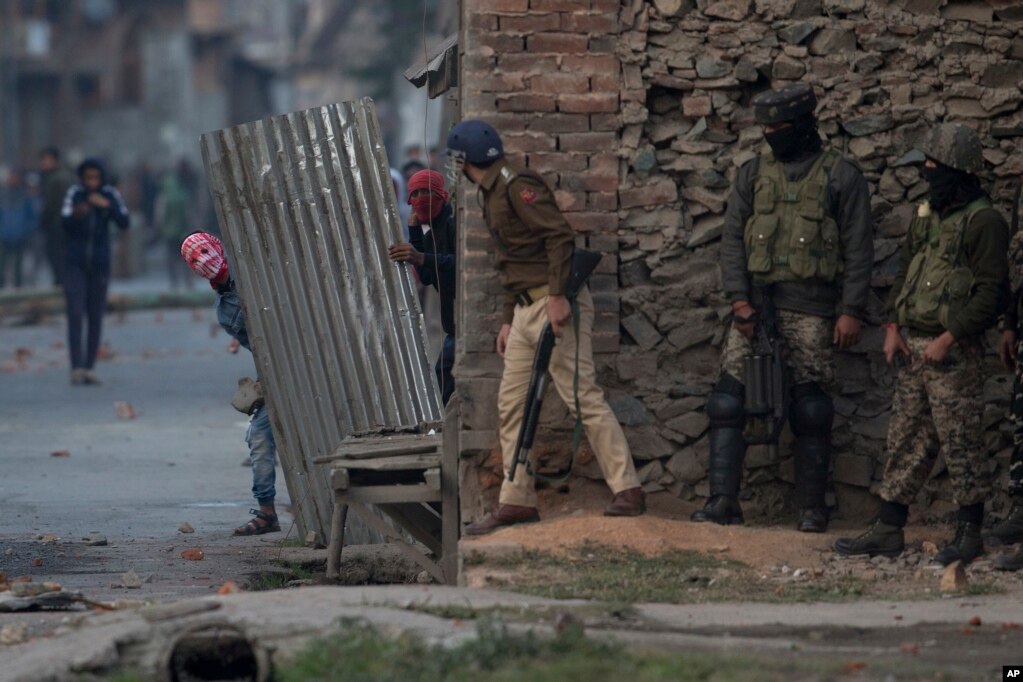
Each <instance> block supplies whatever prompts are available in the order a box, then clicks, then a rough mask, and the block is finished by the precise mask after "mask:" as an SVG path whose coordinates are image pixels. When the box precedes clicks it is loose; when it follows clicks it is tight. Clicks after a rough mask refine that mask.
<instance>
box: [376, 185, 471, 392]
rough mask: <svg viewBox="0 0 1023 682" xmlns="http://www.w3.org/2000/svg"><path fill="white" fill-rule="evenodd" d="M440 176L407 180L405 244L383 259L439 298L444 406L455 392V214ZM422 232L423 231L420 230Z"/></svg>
mask: <svg viewBox="0 0 1023 682" xmlns="http://www.w3.org/2000/svg"><path fill="white" fill-rule="evenodd" d="M448 199H449V195H448V192H447V190H445V189H444V176H443V175H441V174H440V173H438V172H437V171H432V170H421V171H419V172H417V173H415V174H414V175H413V176H412V177H411V178H409V183H408V197H407V200H408V204H409V206H411V207H412V211H411V214H410V216H409V224H408V229H409V240H408V241H407V242H398V243H397V244H392V245H391V246H390V247H389V248H388V251H387V255H388V256H389V257H390V259H391V260H392V261H395V262H397V263H401V262H407V263H411V264H412V265H413V266H415V268H416V272H418V273H419V280H420V281H421V282H422V283H423V284H424V285H426V286H432V287H433V288H434V289H436V290H437V293H438V294H439V295H440V323H441V327H442V328H443V329H444V346H443V348H442V349H441V352H440V356H439V357H438V358H437V367H436V371H437V383H438V384H439V385H440V391H441V396H442V398H443V400H444V403H445V404H447V402H448V400H449V399H450V398H451V394H452V393H454V391H455V378H454V376H453V375H452V374H451V370H452V369H453V368H454V366H455V263H456V260H455V252H456V250H457V247H458V235H457V234H456V232H455V211H454V209H453V208H452V207H451V204H450V203H448ZM424 228H426V230H428V231H426V230H424Z"/></svg>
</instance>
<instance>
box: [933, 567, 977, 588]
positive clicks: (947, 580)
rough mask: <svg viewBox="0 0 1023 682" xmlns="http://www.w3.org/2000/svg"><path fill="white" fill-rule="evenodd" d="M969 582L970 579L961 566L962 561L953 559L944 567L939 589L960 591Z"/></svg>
mask: <svg viewBox="0 0 1023 682" xmlns="http://www.w3.org/2000/svg"><path fill="white" fill-rule="evenodd" d="M969 584H970V581H969V579H968V578H967V577H966V569H965V568H963V562H961V561H953V562H952V563H950V564H949V565H948V566H946V567H945V572H944V573H943V574H942V576H941V584H940V586H939V589H940V590H941V591H942V592H962V591H963V590H965V589H966V587H967V586H968V585H969Z"/></svg>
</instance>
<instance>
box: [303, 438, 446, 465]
mask: <svg viewBox="0 0 1023 682" xmlns="http://www.w3.org/2000/svg"><path fill="white" fill-rule="evenodd" d="M441 443H442V436H441V434H439V433H434V434H429V435H422V434H413V435H409V436H385V437H366V438H346V439H345V440H343V441H341V444H340V445H339V446H338V447H337V449H335V450H334V452H333V454H330V455H323V456H320V457H317V458H315V459H314V460H313V461H314V462H316V463H317V464H328V463H330V462H333V461H334V460H336V459H365V458H372V457H393V456H397V455H415V454H422V453H429V452H437V450H439V449H440V446H441Z"/></svg>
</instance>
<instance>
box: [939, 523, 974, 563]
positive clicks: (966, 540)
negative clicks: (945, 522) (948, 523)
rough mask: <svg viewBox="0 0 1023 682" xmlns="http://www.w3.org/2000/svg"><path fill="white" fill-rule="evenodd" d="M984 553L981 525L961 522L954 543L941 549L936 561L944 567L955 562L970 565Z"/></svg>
mask: <svg viewBox="0 0 1023 682" xmlns="http://www.w3.org/2000/svg"><path fill="white" fill-rule="evenodd" d="M983 553H984V539H983V538H982V537H981V535H980V524H979V523H973V522H972V521H959V522H958V523H957V524H956V534H955V537H954V538H952V542H950V543H949V544H947V545H945V546H944V547H942V548H941V551H940V552H938V553H937V554H936V555H935V556H934V560H935V561H937V562H938V563H939V564H941V565H942V566H948V565H949V564H950V563H952V562H953V561H961V562H963V563H964V564H968V563H970V562H971V561H973V560H974V559H976V558H977V557H979V556H980V555H981V554H983Z"/></svg>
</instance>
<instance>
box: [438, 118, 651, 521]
mask: <svg viewBox="0 0 1023 682" xmlns="http://www.w3.org/2000/svg"><path fill="white" fill-rule="evenodd" d="M448 152H449V154H452V155H453V156H454V157H455V158H457V159H459V160H460V161H461V162H462V163H463V164H464V165H463V173H464V174H465V176H466V177H467V178H468V179H469V180H470V181H471V182H472V183H474V184H475V185H477V186H478V187H479V191H480V194H481V200H482V203H483V217H484V220H485V221H486V223H487V227H488V228H489V229H490V233H491V235H492V237H493V240H494V245H495V247H496V248H495V253H496V267H497V270H498V271H499V272H500V274H501V281H502V286H503V288H504V300H503V306H502V317H501V330H500V332H499V333H498V335H497V352H498V354H499V355H500V356H501V357H502V358H503V359H504V373H503V374H502V377H501V387H500V391H499V395H498V405H497V409H498V413H499V422H500V425H499V429H500V433H499V435H500V441H501V450H502V453H503V456H504V467H505V470H508V469H509V468H510V467H511V464H512V460H513V459H514V458H515V455H516V452H515V446H516V440H517V436H518V433H519V426H520V424H521V421H522V419H523V414H524V408H525V405H524V402H525V398H526V394H527V393H528V390H529V381H530V377H531V375H532V369H533V356H534V354H535V352H536V347H537V343H538V342H539V340H540V335H541V333H542V331H543V327H544V324H545V323H546V322H548V321H550V323H551V326H552V328H553V331H554V334H555V335H556V336H557V342H556V345H555V347H554V351H553V353H552V356H551V361H550V368H549V370H550V374H551V378H552V379H553V383H554V386H555V387H556V388H557V391H558V394H559V395H560V396H561V399H562V400H563V401H564V402H565V404H566V405H567V406H568V409H569V411H570V412H571V413H573V414H575V410H576V399H575V398H576V395H577V396H578V404H579V405H580V407H581V409H580V412H581V414H580V415H579V417H580V418H581V420H582V424H583V426H584V427H585V429H586V436H587V438H588V439H589V441H590V445H591V446H592V448H593V452H594V455H595V457H596V459H597V462H598V463H599V465H600V469H601V471H602V472H603V474H604V478H605V479H606V480H607V482H608V485H609V486H610V488H611V492H612V494H613V499H612V500H611V503H610V504H609V505H608V506H607V507H606V508H605V510H604V513H605V514H607V515H609V516H637V515H639V514H642V513H643V512H644V511H645V510H646V495H645V494H644V492H643V489H642V488H641V487H640V484H639V479H638V477H637V476H636V469H635V465H634V463H633V461H632V453H631V452H630V450H629V444H628V443H627V442H626V440H625V433H624V432H623V431H622V427H621V424H619V423H618V419H617V417H615V414H614V412H612V411H611V407H610V406H609V405H608V403H607V399H606V398H605V396H604V391H603V390H602V389H601V388H600V386H599V385H598V384H597V378H596V370H595V369H594V365H593V342H592V336H593V297H592V296H591V295H590V292H589V290H588V289H586V288H584V289H583V290H582V291H581V292H580V293H579V296H578V299H577V300H578V305H579V309H580V318H579V326H578V329H575V328H574V325H573V323H572V320H571V318H572V312H571V306H570V303H569V300H568V298H567V297H566V296H565V294H566V291H567V287H568V282H569V276H570V271H571V262H572V253H573V249H574V242H575V234H574V233H573V231H572V228H571V227H570V226H569V225H568V222H567V221H566V220H565V217H564V216H563V215H562V214H561V211H560V210H559V209H558V205H557V203H556V202H555V200H554V194H553V192H551V190H550V189H549V188H548V187H547V185H546V184H545V183H544V182H543V180H542V179H541V178H540V177H539V176H537V175H536V174H534V173H531V172H529V171H526V170H524V169H522V168H519V167H517V166H515V165H513V164H511V163H509V162H508V161H507V160H506V159H505V158H504V148H503V145H502V143H501V138H500V136H499V135H498V133H497V131H496V130H495V129H494V128H493V127H492V126H490V125H489V124H487V123H484V122H483V121H477V120H468V121H463V122H461V123H459V124H458V125H456V126H455V127H454V128H452V130H451V132H450V133H449V135H448ZM577 334H578V339H577V338H576V335H577ZM577 353H578V357H577ZM576 380H577V385H575V384H576ZM576 389H577V390H578V393H576ZM525 469H526V471H522V470H521V469H520V470H519V473H518V475H517V476H516V477H515V480H514V482H513V481H509V480H508V479H507V477H505V480H504V483H503V484H502V486H501V494H500V498H499V501H500V504H499V505H498V507H497V509H496V510H494V511H492V512H490V513H489V514H487V515H486V516H484V517H483V518H482V519H480V520H479V521H477V522H475V523H472V524H470V525H469V526H468V527H467V528H466V529H465V533H466V534H468V535H483V534H485V533H489V532H491V531H494V530H496V529H498V528H500V527H502V526H510V525H513V524H518V523H529V522H533V521H538V520H539V519H540V516H539V513H538V512H537V498H536V490H535V489H534V477H533V475H532V474H531V472H530V471H529V469H530V467H525Z"/></svg>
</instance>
